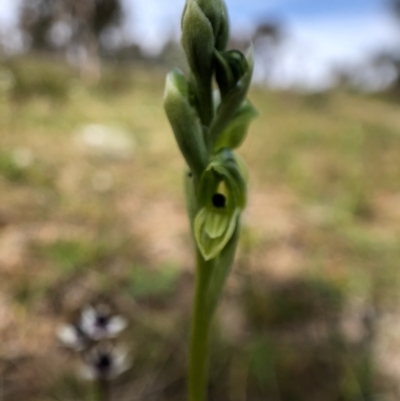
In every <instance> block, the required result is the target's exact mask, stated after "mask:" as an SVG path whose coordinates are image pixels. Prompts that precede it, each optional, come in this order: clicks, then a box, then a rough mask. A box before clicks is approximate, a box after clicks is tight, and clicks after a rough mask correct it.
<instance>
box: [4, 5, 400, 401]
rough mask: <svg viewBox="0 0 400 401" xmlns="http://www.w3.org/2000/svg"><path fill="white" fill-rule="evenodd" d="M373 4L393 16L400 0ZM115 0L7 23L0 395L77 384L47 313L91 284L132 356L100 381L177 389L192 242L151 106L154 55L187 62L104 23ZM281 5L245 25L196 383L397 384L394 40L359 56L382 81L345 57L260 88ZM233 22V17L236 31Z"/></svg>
mask: <svg viewBox="0 0 400 401" xmlns="http://www.w3.org/2000/svg"><path fill="white" fill-rule="evenodd" d="M228 6H229V1H228ZM387 7H388V11H389V10H392V11H391V12H392V13H393V15H398V16H399V10H400V2H399V1H393V2H392V3H390V4H389V3H388V4H387ZM266 10H267V6H266ZM396 13H397V14H396ZM124 18H125V14H124V8H123V4H122V3H120V1H119V0H102V1H91V0H80V1H62V0H25V1H21V3H20V8H19V14H18V24H17V25H18V26H17V28H16V29H17V31H15V32H18V35H19V36H18V37H19V38H20V39H21V40H20V42H19V43H20V45H19V47H18V46H17V48H18V49H17V50H16V49H15V48H10V46H9V41H10V40H11V37H10V36H7V34H5V36H4V37H3V39H2V43H3V47H2V50H1V52H0V54H1V58H0V194H1V198H0V277H1V280H0V336H1V341H0V379H1V380H0V394H1V397H0V399H1V400H3V401H11V400H13V401H14V400H24V401H51V400H62V401H73V400H91V399H92V389H91V387H90V384H87V383H85V382H83V381H81V380H80V379H79V378H78V377H77V376H76V374H75V373H76V371H77V365H76V363H77V361H76V359H75V358H74V357H73V356H72V355H70V354H68V353H67V352H65V350H63V349H61V347H60V345H59V344H58V342H57V339H56V336H55V332H56V329H57V327H58V325H59V324H60V323H62V322H65V321H67V320H68V319H69V318H70V316H72V315H73V314H74V313H76V311H77V310H79V309H80V308H81V307H83V306H84V305H86V304H87V303H89V302H93V301H94V300H95V299H97V298H98V297H103V298H106V299H108V300H109V301H110V302H111V303H112V304H113V305H115V306H116V308H117V309H118V310H119V312H120V313H122V314H124V315H125V316H127V317H128V318H129V321H130V326H129V329H128V330H127V332H126V333H125V335H124V339H123V341H124V342H125V343H126V344H127V345H128V346H129V348H130V349H131V358H132V361H133V366H132V368H131V369H130V370H129V371H128V372H126V373H125V374H124V375H123V376H122V377H120V378H119V379H117V380H116V381H115V382H113V389H114V392H115V399H118V400H121V401H125V400H126V401H128V400H129V401H132V400H143V401H147V400H149V401H150V400H157V401H175V400H184V399H185V369H186V357H187V355H186V343H187V333H188V327H189V322H190V306H189V305H190V302H191V297H192V287H193V261H192V253H193V252H192V243H191V239H190V237H189V229H188V224H187V220H186V215H185V206H184V200H183V194H182V185H181V184H182V182H181V181H182V180H181V178H182V168H183V161H182V160H181V157H180V156H179V153H178V151H177V148H176V145H175V143H174V139H173V135H172V133H171V132H170V128H169V126H168V123H167V121H166V118H165V116H164V112H163V110H162V97H163V86H164V76H165V73H166V71H167V70H168V69H169V68H170V67H171V66H172V65H179V66H181V68H185V65H184V61H183V56H182V52H181V50H180V48H179V44H178V43H177V42H176V40H175V37H174V35H171V39H170V40H167V41H166V44H165V46H164V47H163V49H162V50H161V52H159V53H157V54H156V55H148V54H147V53H145V52H143V51H142V50H141V47H140V41H144V42H145V41H146V38H139V39H138V41H137V42H131V43H129V42H125V41H118V40H117V39H116V38H118V35H117V33H118V32H119V31H118V30H119V29H120V26H121V24H123V21H124ZM137 18H140V16H138V17H137ZM277 21H278V20H277V19H275V18H271V19H268V18H265V19H264V20H262V21H261V22H260V23H258V24H257V25H256V26H254V27H253V30H252V32H251V35H250V36H251V37H252V40H253V43H254V46H255V49H256V53H257V59H258V65H259V66H261V69H260V73H259V81H258V84H257V85H255V86H254V88H253V89H252V91H251V94H250V98H251V99H252V101H253V102H254V104H255V105H256V107H257V108H258V109H259V111H260V117H259V118H258V120H257V121H256V122H255V124H254V126H253V127H252V129H251V132H250V135H249V137H248V139H247V141H246V142H245V145H244V147H243V151H242V155H243V156H244V158H245V159H246V161H247V163H248V165H249V170H250V172H251V184H250V195H249V198H250V200H249V207H248V210H247V211H246V214H245V217H244V232H243V235H242V239H241V245H240V249H239V253H238V256H237V261H236V264H235V268H234V271H233V274H232V277H231V278H230V280H229V283H228V286H227V289H226V292H225V296H224V300H223V302H222V304H221V305H220V308H219V311H218V314H217V318H216V320H215V327H214V329H213V336H212V360H211V367H212V368H211V383H210V401H245V400H251V401H258V400H260V401H261V400H269V401H303V400H304V401H306V400H307V401H356V400H357V401H361V400H380V401H391V400H396V399H398V398H399V396H400V386H399V383H400V308H399V305H400V299H399V293H400V274H399V273H400V271H399V267H400V266H399V261H400V112H399V109H400V52H399V51H397V50H399V49H400V32H399V47H398V49H394V50H393V51H388V49H382V51H379V52H377V53H376V54H374V55H373V57H371V58H370V59H369V60H368V71H369V74H370V72H371V71H373V76H374V77H375V78H374V79H376V80H378V81H379V82H384V83H385V85H383V86H382V85H381V86H379V88H378V89H377V90H375V91H368V92H366V91H365V88H364V87H362V85H360V82H364V81H363V79H361V78H360V76H362V74H363V72H365V70H364V69H362V68H359V66H356V67H354V66H353V67H352V68H350V67H347V68H340V69H336V70H335V76H336V78H337V79H336V80H335V82H336V84H335V85H334V86H330V87H329V88H328V89H324V90H318V91H309V90H304V89H302V90H299V89H298V88H297V90H296V89H295V88H290V89H285V90H272V89H271V87H270V86H269V85H268V82H269V80H268V79H269V76H270V74H271V71H272V68H273V66H274V64H275V63H277V62H278V61H279V54H280V52H279V49H280V48H281V46H282V45H283V43H285V41H287V40H289V39H288V35H289V34H288V31H287V29H286V25H285V24H283V23H282V22H277ZM399 26H400V24H399ZM234 33H235V32H234ZM8 35H11V34H10V33H8ZM248 39H249V37H248V36H246V35H242V36H241V35H240V34H238V33H237V32H236V33H235V35H234V39H233V41H232V46H236V47H241V48H242V47H244V46H245V45H246V44H247V43H248ZM7 43H8V44H7ZM388 77H389V78H390V79H388Z"/></svg>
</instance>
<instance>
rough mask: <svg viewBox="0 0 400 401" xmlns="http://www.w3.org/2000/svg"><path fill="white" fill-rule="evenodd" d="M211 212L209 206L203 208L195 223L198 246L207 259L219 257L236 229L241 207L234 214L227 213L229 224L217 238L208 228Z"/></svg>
mask: <svg viewBox="0 0 400 401" xmlns="http://www.w3.org/2000/svg"><path fill="white" fill-rule="evenodd" d="M210 212H211V213H212V212H213V211H212V210H211V211H210V210H209V209H208V208H203V209H201V210H200V212H199V213H198V215H197V216H196V219H195V223H194V232H195V237H196V242H197V246H198V248H199V249H200V252H201V254H202V255H203V258H204V259H205V260H210V259H214V258H215V257H217V256H218V255H219V254H220V252H221V251H222V250H223V249H224V247H225V246H226V244H227V243H228V242H229V240H230V238H231V237H232V235H233V232H234V231H235V227H236V224H237V221H238V216H239V213H240V209H236V210H234V212H233V213H232V214H228V215H227V217H228V218H227V219H226V222H227V225H226V227H225V230H224V231H223V232H222V233H221V235H220V236H218V237H216V238H212V237H211V236H210V235H209V233H208V231H207V229H206V224H207V220H208V216H209V213H210ZM213 233H215V232H213Z"/></svg>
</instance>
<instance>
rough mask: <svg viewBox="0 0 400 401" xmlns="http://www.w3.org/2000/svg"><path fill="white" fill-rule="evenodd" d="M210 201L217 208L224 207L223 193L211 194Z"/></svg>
mask: <svg viewBox="0 0 400 401" xmlns="http://www.w3.org/2000/svg"><path fill="white" fill-rule="evenodd" d="M212 203H213V205H214V207H216V208H218V209H221V208H224V207H225V205H226V198H225V195H222V194H215V195H213V197H212Z"/></svg>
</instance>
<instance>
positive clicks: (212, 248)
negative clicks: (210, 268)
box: [194, 149, 246, 260]
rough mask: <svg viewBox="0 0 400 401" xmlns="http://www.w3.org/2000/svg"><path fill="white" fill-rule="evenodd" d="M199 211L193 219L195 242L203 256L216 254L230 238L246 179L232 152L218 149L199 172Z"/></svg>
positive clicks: (207, 257)
mask: <svg viewBox="0 0 400 401" xmlns="http://www.w3.org/2000/svg"><path fill="white" fill-rule="evenodd" d="M197 198H198V201H199V203H200V207H201V209H200V211H199V213H198V214H197V216H196V219H195V223H194V232H195V237H196V241H197V245H198V247H199V249H200V251H201V253H202V255H203V257H204V259H205V260H210V259H213V258H215V257H216V256H218V255H219V253H220V252H221V251H222V250H223V249H224V247H225V245H226V244H227V243H228V241H229V239H230V238H231V236H232V234H233V232H234V230H235V227H236V224H237V219H238V216H239V214H240V212H241V210H243V208H244V207H245V205H246V180H245V178H244V177H243V171H242V168H241V166H239V164H238V162H237V159H236V157H235V155H234V154H233V153H232V152H231V151H230V150H229V149H221V150H220V151H219V152H218V153H217V154H216V155H215V157H214V158H213V160H212V162H211V163H210V164H209V166H208V167H207V169H206V170H205V171H204V173H203V175H202V176H201V179H200V183H199V187H198V196H197Z"/></svg>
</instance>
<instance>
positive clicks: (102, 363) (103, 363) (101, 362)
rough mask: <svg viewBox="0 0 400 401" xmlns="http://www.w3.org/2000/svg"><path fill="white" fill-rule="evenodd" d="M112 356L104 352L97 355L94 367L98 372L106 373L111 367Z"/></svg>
mask: <svg viewBox="0 0 400 401" xmlns="http://www.w3.org/2000/svg"><path fill="white" fill-rule="evenodd" d="M112 364H113V363H112V356H111V355H109V354H107V353H104V354H100V355H99V359H98V360H97V361H96V368H97V369H98V371H99V372H100V373H106V372H108V371H109V370H110V369H111V365H112Z"/></svg>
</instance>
